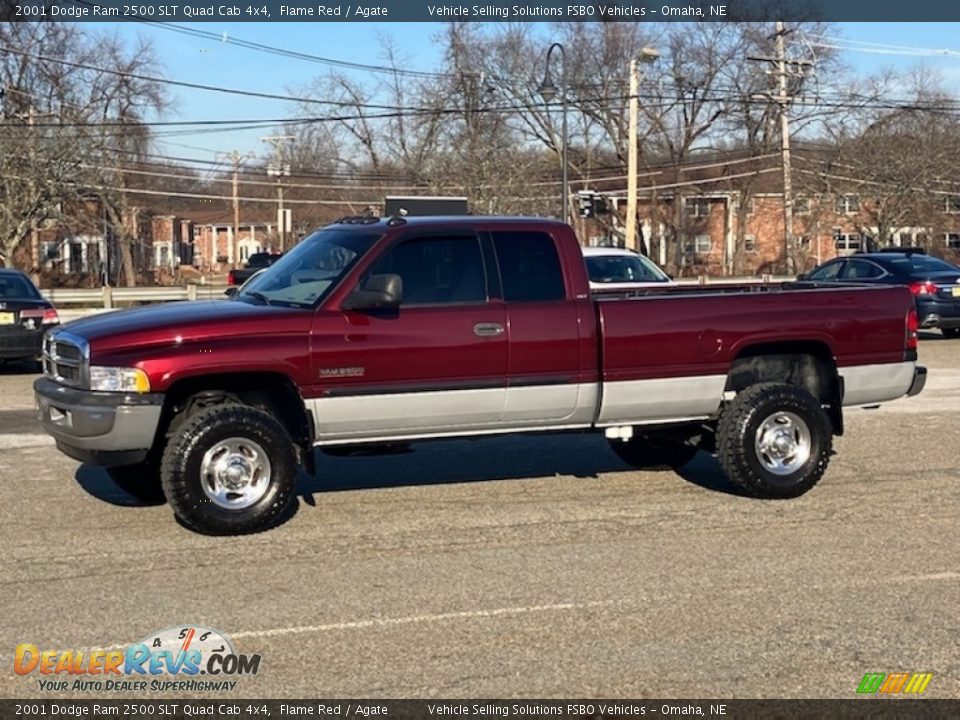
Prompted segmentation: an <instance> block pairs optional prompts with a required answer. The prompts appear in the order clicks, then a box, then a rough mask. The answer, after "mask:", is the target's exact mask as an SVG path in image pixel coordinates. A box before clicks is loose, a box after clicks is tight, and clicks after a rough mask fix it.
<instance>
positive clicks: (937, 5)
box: [0, 0, 960, 23]
mask: <svg viewBox="0 0 960 720" xmlns="http://www.w3.org/2000/svg"><path fill="white" fill-rule="evenodd" d="M39 20H56V21H62V22H143V21H154V22H221V23H222V22H372V21H378V22H443V21H457V22H505V21H509V22H561V21H578V22H743V21H772V20H783V21H787V22H799V21H836V22H842V21H872V22H893V21H916V22H920V21H936V22H945V21H960V2H953V1H947V2H945V1H944V0H911V1H910V2H907V0H728V1H724V0H717V1H716V2H703V1H702V0H690V1H688V2H684V1H682V0H666V2H664V0H646V1H645V0H606V1H604V2H587V1H582V2H579V3H577V2H570V1H568V0H543V1H541V2H529V1H528V2H522V1H517V0H505V1H504V0H482V1H481V2H470V1H469V0H464V1H463V2H456V1H452V2H445V1H444V0H362V1H360V2H356V1H347V2H337V0H247V1H245V2H234V3H227V4H222V3H220V2H212V3H210V2H202V1H201V2H189V1H187V2H183V1H182V0H181V1H178V2H165V1H161V0H0V21H12V22H31V21H39Z"/></svg>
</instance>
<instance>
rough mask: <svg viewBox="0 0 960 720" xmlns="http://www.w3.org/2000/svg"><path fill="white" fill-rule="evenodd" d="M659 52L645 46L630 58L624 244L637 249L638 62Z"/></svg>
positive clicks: (648, 60) (645, 61)
mask: <svg viewBox="0 0 960 720" xmlns="http://www.w3.org/2000/svg"><path fill="white" fill-rule="evenodd" d="M658 57H660V53H659V52H658V51H656V50H654V49H653V48H648V47H645V48H643V50H641V51H640V57H639V58H630V127H629V132H628V138H627V217H626V246H627V249H629V250H636V249H637V155H638V154H639V153H638V149H637V124H638V122H639V117H638V116H639V114H640V99H639V97H638V94H639V92H640V63H641V62H642V63H652V62H654V61H655V60H656V59H657V58H658Z"/></svg>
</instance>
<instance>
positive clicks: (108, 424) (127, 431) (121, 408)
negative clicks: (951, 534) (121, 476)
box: [33, 378, 163, 466]
mask: <svg viewBox="0 0 960 720" xmlns="http://www.w3.org/2000/svg"><path fill="white" fill-rule="evenodd" d="M33 389H34V395H35V397H36V401H37V407H38V409H39V411H40V422H41V423H42V424H43V427H44V429H45V430H46V431H47V432H48V433H50V435H52V436H53V438H54V440H56V443H57V448H59V449H60V451H61V452H63V453H64V454H66V455H69V456H70V457H72V458H74V459H76V460H80V461H81V462H86V463H90V464H92V465H102V466H112V465H131V464H134V463H137V462H140V461H142V460H143V459H144V458H145V457H146V456H147V452H148V451H149V450H150V448H151V446H152V445H153V441H154V438H155V437H156V433H157V427H158V426H159V424H160V413H161V412H162V410H163V395H162V394H147V395H136V394H128V393H104V392H91V391H89V390H77V389H74V388H68V387H66V386H64V385H60V384H59V383H55V382H53V381H51V380H48V379H47V378H40V379H39V380H37V381H36V382H34V384H33Z"/></svg>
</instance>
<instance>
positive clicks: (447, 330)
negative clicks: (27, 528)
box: [35, 216, 926, 533]
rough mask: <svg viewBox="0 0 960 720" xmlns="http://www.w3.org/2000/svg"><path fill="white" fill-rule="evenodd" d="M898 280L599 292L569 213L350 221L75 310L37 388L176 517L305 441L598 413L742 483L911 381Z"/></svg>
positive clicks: (793, 458)
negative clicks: (210, 277) (244, 263)
mask: <svg viewBox="0 0 960 720" xmlns="http://www.w3.org/2000/svg"><path fill="white" fill-rule="evenodd" d="M916 347H917V317H916V312H915V311H914V304H913V298H912V296H911V294H910V291H909V290H908V289H906V288H902V287H859V286H833V287H830V288H817V287H816V286H815V285H813V284H810V283H787V284H784V285H776V286H759V287H758V286H754V287H752V288H751V287H748V286H745V287H735V288H729V287H724V288H722V289H713V288H706V289H703V288H692V287H682V286H681V287H672V288H669V289H665V290H663V291H660V290H650V291H647V290H644V291H640V292H639V293H636V294H634V295H629V294H622V295H617V294H613V295H610V296H604V297H603V298H602V299H601V298H600V297H598V298H596V299H594V298H593V297H591V294H590V287H589V283H588V280H587V272H586V269H585V266H584V260H583V256H582V254H581V251H580V247H579V245H578V243H577V239H576V237H575V236H574V233H573V231H572V230H571V229H570V228H569V227H568V226H567V225H565V224H563V223H560V222H555V221H549V220H542V219H532V218H483V217H469V216H467V217H432V218H426V217H425V218H406V219H404V218H390V219H379V218H344V219H342V220H341V221H339V222H336V223H334V224H332V225H329V226H327V227H325V228H323V229H321V230H318V231H317V232H315V233H314V234H313V235H311V236H309V237H308V238H306V239H305V240H303V241H302V242H301V243H300V244H299V245H297V247H296V248H294V249H293V250H292V251H291V252H290V253H289V254H287V255H285V256H284V257H283V258H282V259H281V260H279V261H278V262H277V263H276V264H275V265H273V266H271V267H270V268H269V269H267V270H265V271H264V272H263V273H262V274H261V275H259V276H258V277H256V278H255V279H254V280H252V281H251V282H250V283H249V284H248V285H247V286H246V287H245V288H244V289H243V291H242V292H241V293H239V294H238V295H237V296H236V297H235V298H234V299H232V300H229V301H218V302H210V301H199V302H192V303H172V304H167V305H160V306H153V307H146V308H139V309H134V310H127V311H120V312H113V313H109V314H105V315H98V316H95V317H90V318H86V319H83V320H78V321H75V322H72V323H69V324H67V325H65V326H63V327H62V328H60V329H57V330H53V331H51V332H50V333H49V334H48V336H47V337H46V339H45V346H44V377H43V378H41V379H39V380H37V381H36V385H35V391H36V397H37V401H38V404H39V407H40V412H41V415H42V421H43V424H44V426H45V428H46V429H47V431H49V432H50V434H52V435H53V437H54V438H55V439H56V442H57V446H58V447H59V448H60V450H62V451H63V452H64V453H66V454H67V455H69V456H71V457H73V458H76V459H78V460H81V461H83V462H87V463H93V464H97V465H103V466H106V467H107V468H108V469H109V472H110V474H111V476H112V477H113V478H114V480H116V482H117V483H118V484H119V485H121V486H122V487H123V488H124V489H126V490H128V491H129V492H131V493H133V494H134V495H138V496H140V497H143V498H148V497H150V496H160V495H161V492H162V494H163V495H165V496H166V499H167V501H168V502H169V503H170V505H171V507H172V508H173V511H174V513H175V514H176V515H177V516H178V518H179V519H180V520H181V521H182V522H183V523H185V524H186V525H188V526H190V527H192V528H195V529H197V530H200V531H203V532H208V533H239V532H249V531H254V530H259V529H263V528H266V527H269V526H271V525H272V524H275V523H276V522H277V521H278V519H279V518H281V517H283V516H284V513H285V511H286V510H287V509H288V508H289V506H290V505H291V504H292V503H293V502H294V501H295V500H294V498H295V474H296V468H297V464H298V462H301V463H304V464H305V465H306V466H307V470H308V471H310V472H313V453H312V449H313V448H314V446H320V447H326V448H335V447H337V446H345V445H351V446H356V445H358V444H362V443H373V444H381V445H389V444H395V443H405V442H409V441H414V440H426V439H432V438H444V437H465V436H478V435H486V434H493V433H514V432H541V431H561V430H589V429H596V430H601V431H604V432H605V433H606V435H607V437H608V438H609V439H610V442H611V444H612V447H613V449H614V451H615V452H616V453H617V454H618V455H619V456H620V457H621V458H622V459H623V460H625V461H626V462H627V463H632V464H634V465H637V466H642V465H645V464H649V463H651V462H658V463H662V462H669V463H673V464H678V463H682V462H684V461H685V460H687V459H689V458H690V457H691V456H692V455H693V453H694V452H695V451H696V448H697V447H702V448H704V449H706V450H708V451H711V452H715V453H716V455H717V457H718V459H719V462H720V465H721V466H722V467H723V470H724V471H725V472H726V473H727V475H728V476H729V477H730V479H731V480H733V481H734V482H736V483H738V484H739V485H741V486H742V487H743V488H745V489H746V490H747V491H748V492H749V493H751V494H752V495H755V496H760V497H767V498H787V497H795V496H797V495H800V494H802V493H804V492H806V491H807V490H809V489H810V488H811V487H813V485H814V484H815V483H816V482H817V481H818V480H819V479H820V476H821V475H822V474H823V472H824V470H825V469H826V466H827V462H828V460H829V458H830V451H831V444H832V437H833V435H837V434H840V433H841V432H842V431H843V419H842V411H841V408H842V406H843V405H866V404H873V403H878V402H883V401H886V400H893V399H894V398H898V397H901V396H904V395H912V394H915V393H917V392H919V391H920V389H921V388H922V386H923V382H924V379H925V377H926V371H925V369H924V368H921V367H917V366H916V358H917V352H916Z"/></svg>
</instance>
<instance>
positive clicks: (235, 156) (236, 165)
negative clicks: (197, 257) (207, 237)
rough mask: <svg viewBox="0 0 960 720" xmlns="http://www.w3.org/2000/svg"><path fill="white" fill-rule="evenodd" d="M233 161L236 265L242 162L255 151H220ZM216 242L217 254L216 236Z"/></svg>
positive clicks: (233, 252)
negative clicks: (244, 152)
mask: <svg viewBox="0 0 960 720" xmlns="http://www.w3.org/2000/svg"><path fill="white" fill-rule="evenodd" d="M220 155H222V156H223V157H226V158H227V159H228V160H229V161H230V162H231V163H233V240H232V241H231V243H230V255H231V257H232V258H233V264H234V266H235V267H236V266H237V265H238V264H239V260H240V163H242V162H243V160H244V159H245V158H252V157H254V155H253V153H252V152H251V153H246V154H243V153H241V152H240V151H239V150H234V151H233V152H230V153H220ZM213 242H214V255H216V242H217V240H216V238H214V240H213Z"/></svg>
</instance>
